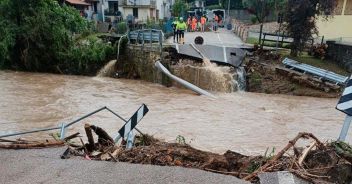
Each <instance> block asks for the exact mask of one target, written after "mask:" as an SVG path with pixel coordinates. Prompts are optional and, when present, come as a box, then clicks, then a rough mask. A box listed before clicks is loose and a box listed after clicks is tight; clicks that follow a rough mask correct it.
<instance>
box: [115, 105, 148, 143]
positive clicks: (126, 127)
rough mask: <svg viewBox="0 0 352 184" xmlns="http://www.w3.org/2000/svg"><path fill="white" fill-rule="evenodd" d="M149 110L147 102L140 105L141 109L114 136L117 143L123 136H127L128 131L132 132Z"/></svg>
mask: <svg viewBox="0 0 352 184" xmlns="http://www.w3.org/2000/svg"><path fill="white" fill-rule="evenodd" d="M148 111H149V109H148V107H147V106H146V105H145V104H143V105H142V106H141V107H139V109H138V110H137V111H136V112H135V113H134V114H133V115H132V117H131V118H130V119H129V120H128V121H127V122H126V123H125V124H124V125H123V126H122V127H121V129H120V130H119V131H118V134H117V135H116V136H115V137H114V141H115V143H117V142H118V141H119V140H120V139H121V138H125V137H127V135H128V133H130V132H131V131H132V130H133V129H134V128H135V127H136V126H137V124H138V123H139V122H140V121H141V120H142V118H143V117H144V116H145V115H146V114H147V113H148Z"/></svg>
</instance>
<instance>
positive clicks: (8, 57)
mask: <svg viewBox="0 0 352 184" xmlns="http://www.w3.org/2000/svg"><path fill="white" fill-rule="evenodd" d="M91 32H92V24H90V23H89V22H88V21H87V20H85V19H84V18H82V17H81V16H80V15H79V12H78V11H77V10H76V9H74V8H72V7H69V6H66V5H65V4H63V5H61V6H60V5H59V3H58V2H57V1H56V0H0V60H1V62H0V67H1V66H3V67H6V68H14V69H20V70H27V71H42V72H60V69H61V71H69V73H78V72H79V71H86V70H85V68H84V67H85V66H86V64H87V63H91V62H93V61H95V62H97V63H100V62H101V61H103V60H105V59H106V58H108V53H109V52H108V50H111V48H110V49H108V48H109V47H111V46H109V45H106V44H105V45H104V43H95V42H88V43H90V44H91V45H90V46H91V47H92V48H89V47H88V46H85V45H79V44H78V45H77V42H75V38H76V35H81V36H82V37H85V36H87V35H89V34H90V33H91ZM78 43H79V42H78ZM90 49H93V51H90ZM94 49H95V50H94ZM105 50H107V51H105ZM102 51H103V53H98V52H102ZM71 52H72V53H71ZM71 57H72V58H71ZM71 62H72V63H71ZM82 62H83V63H82ZM77 63H81V64H78V65H77ZM72 66H77V67H78V68H77V71H75V72H71V71H72V70H74V68H73V67H72ZM79 67H81V68H79Z"/></svg>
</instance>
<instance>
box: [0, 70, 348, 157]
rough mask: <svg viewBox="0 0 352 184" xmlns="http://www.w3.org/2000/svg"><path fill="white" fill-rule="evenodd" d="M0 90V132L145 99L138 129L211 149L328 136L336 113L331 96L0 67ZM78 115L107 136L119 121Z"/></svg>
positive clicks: (127, 107)
mask: <svg viewBox="0 0 352 184" xmlns="http://www.w3.org/2000/svg"><path fill="white" fill-rule="evenodd" d="M0 89H1V90H0V126H1V127H0V134H5V133H11V132H16V131H22V130H30V129H32V128H40V127H51V126H57V125H59V124H60V123H61V122H69V121H70V120H73V119H75V118H78V117H79V116H81V115H84V114H86V113H89V112H91V111H93V110H95V109H98V108H100V107H103V106H108V107H110V108H111V109H113V110H114V111H116V112H117V113H119V114H120V115H121V116H123V117H124V118H126V119H128V118H129V117H130V116H131V115H132V114H133V113H134V111H135V110H136V109H138V107H139V106H140V105H141V104H142V103H145V104H147V105H148V107H149V109H150V112H149V113H148V114H147V116H146V117H145V118H144V119H143V120H142V121H141V123H140V124H139V125H138V128H139V129H140V130H141V131H143V132H145V133H148V134H151V135H154V136H155V137H157V138H162V139H164V140H166V141H175V139H176V137H177V136H178V135H182V136H184V137H185V139H186V142H187V143H190V144H191V145H192V146H195V147H196V148H200V149H203V150H208V151H214V152H218V153H222V152H224V151H226V150H228V149H230V150H233V151H238V152H241V153H246V154H258V153H263V152H264V151H265V149H266V148H267V147H276V148H277V149H280V148H282V147H284V146H285V145H286V144H287V141H288V140H289V139H291V138H293V137H294V136H295V135H296V134H297V133H298V132H300V131H308V132H312V133H314V134H316V135H317V136H318V137H320V138H321V139H323V140H329V139H334V138H336V137H337V136H338V134H339V131H340V128H341V126H342V122H343V119H344V115H343V114H342V113H341V112H339V111H337V110H335V105H336V102H337V99H324V98H311V97H297V96H285V95H267V94H256V93H245V92H238V93H227V94H226V93H220V94H219V93H218V94H216V95H217V96H218V99H209V98H207V97H204V96H198V95H196V94H194V93H193V92H191V91H188V90H184V89H178V88H166V87H164V86H161V85H158V84H153V83H148V82H143V81H138V80H124V79H112V78H97V77H82V76H65V75H53V74H34V73H23V72H12V71H0ZM83 122H88V123H91V124H95V125H98V126H101V127H103V128H105V129H106V130H107V131H108V133H110V134H111V135H116V133H117V130H118V129H119V128H120V127H121V125H122V124H123V122H122V121H121V120H119V119H116V117H115V116H113V115H112V114H109V113H108V112H101V113H99V114H97V115H95V116H93V117H91V118H88V119H86V120H84V121H83ZM77 131H79V132H82V133H84V130H83V124H76V125H75V126H73V127H72V128H70V129H69V132H68V133H67V134H70V133H75V132H77ZM350 135H351V133H350V134H349V136H348V141H349V142H351V140H352V139H351V136H350ZM47 137H48V135H47V133H39V134H33V135H32V136H31V138H47Z"/></svg>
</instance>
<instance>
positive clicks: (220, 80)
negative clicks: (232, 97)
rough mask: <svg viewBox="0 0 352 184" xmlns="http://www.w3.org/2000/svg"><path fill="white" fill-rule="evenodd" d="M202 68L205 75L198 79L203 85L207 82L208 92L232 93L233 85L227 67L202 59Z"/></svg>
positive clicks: (229, 69)
mask: <svg viewBox="0 0 352 184" xmlns="http://www.w3.org/2000/svg"><path fill="white" fill-rule="evenodd" d="M202 65H203V66H202V67H203V68H204V69H205V71H206V73H207V75H206V77H202V78H198V80H203V81H202V82H203V83H206V82H208V83H209V86H210V90H212V91H226V92H233V91H234V88H235V86H234V83H233V82H232V81H233V80H234V79H233V75H231V68H230V67H228V66H218V65H217V64H215V63H211V62H210V60H209V59H208V58H204V59H203V64H202Z"/></svg>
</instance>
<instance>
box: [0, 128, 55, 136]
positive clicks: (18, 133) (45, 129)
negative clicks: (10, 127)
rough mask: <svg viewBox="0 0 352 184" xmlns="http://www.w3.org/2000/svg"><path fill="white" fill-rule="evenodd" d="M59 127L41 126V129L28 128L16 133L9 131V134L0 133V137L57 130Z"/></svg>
mask: <svg viewBox="0 0 352 184" xmlns="http://www.w3.org/2000/svg"><path fill="white" fill-rule="evenodd" d="M60 128H61V127H51V128H42V129H36V130H30V131H26V132H16V133H11V134H6V135H0V138H3V137H12V136H16V135H24V134H30V133H36V132H43V131H49V130H57V129H60Z"/></svg>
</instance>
